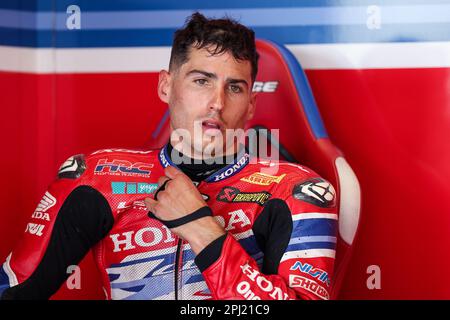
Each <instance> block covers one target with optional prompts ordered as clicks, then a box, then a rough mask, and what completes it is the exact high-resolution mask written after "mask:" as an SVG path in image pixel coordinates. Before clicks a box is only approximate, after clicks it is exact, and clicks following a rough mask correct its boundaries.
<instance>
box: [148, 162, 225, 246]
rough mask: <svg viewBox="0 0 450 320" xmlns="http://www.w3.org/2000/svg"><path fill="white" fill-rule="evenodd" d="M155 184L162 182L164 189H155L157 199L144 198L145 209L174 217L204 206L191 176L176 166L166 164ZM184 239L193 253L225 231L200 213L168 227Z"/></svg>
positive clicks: (161, 216) (204, 203)
mask: <svg viewBox="0 0 450 320" xmlns="http://www.w3.org/2000/svg"><path fill="white" fill-rule="evenodd" d="M164 173H165V176H161V177H160V178H159V180H158V185H159V186H161V185H162V184H163V183H165V182H166V181H167V183H166V185H165V189H164V190H162V191H160V192H158V197H157V198H158V200H154V199H151V198H146V199H145V200H144V202H145V205H146V207H147V209H148V210H149V211H150V212H152V213H153V214H154V215H155V216H156V217H157V218H159V219H161V220H175V219H178V218H181V217H184V216H186V215H189V214H191V213H193V212H194V211H196V210H198V209H200V208H202V207H204V206H206V205H207V204H206V202H205V200H203V197H202V195H201V194H200V192H199V191H198V190H197V188H196V187H195V186H194V184H193V183H192V181H191V179H189V177H188V176H187V175H185V174H184V173H183V172H181V171H180V170H178V169H176V168H174V167H172V166H169V167H167V168H166V169H165V170H164ZM171 231H172V232H173V233H175V234H176V235H178V236H179V237H181V238H183V239H185V240H186V241H188V242H189V244H190V245H191V248H192V250H193V251H194V253H196V254H197V253H199V252H200V251H201V250H203V248H204V247H206V246H207V245H208V244H209V243H210V242H211V241H213V240H215V239H217V238H218V237H220V236H221V235H223V234H224V233H225V230H223V228H222V227H221V226H220V225H219V224H218V222H217V221H216V220H215V219H214V218H213V217H203V218H200V219H198V220H194V221H191V222H189V223H186V224H184V225H181V226H179V227H176V228H173V229H171Z"/></svg>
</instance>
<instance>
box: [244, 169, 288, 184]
mask: <svg viewBox="0 0 450 320" xmlns="http://www.w3.org/2000/svg"><path fill="white" fill-rule="evenodd" d="M285 176H286V174H285V173H284V174H282V175H281V176H271V175H270V174H265V173H260V172H256V173H253V174H252V175H250V176H248V177H244V178H242V179H241V181H245V182H248V183H251V184H257V185H260V186H268V185H270V184H272V183H280V181H281V180H283V178H284V177H285Z"/></svg>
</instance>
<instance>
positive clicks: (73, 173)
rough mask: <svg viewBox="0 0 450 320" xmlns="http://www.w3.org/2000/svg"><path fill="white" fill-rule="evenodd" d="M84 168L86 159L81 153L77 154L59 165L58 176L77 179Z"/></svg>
mask: <svg viewBox="0 0 450 320" xmlns="http://www.w3.org/2000/svg"><path fill="white" fill-rule="evenodd" d="M85 170H86V161H85V159H84V155H83V154H77V155H75V156H72V157H70V158H69V159H67V160H66V161H65V162H64V163H63V164H62V165H61V167H59V171H58V178H68V179H77V178H79V177H80V176H81V175H82V174H83V172H84V171H85Z"/></svg>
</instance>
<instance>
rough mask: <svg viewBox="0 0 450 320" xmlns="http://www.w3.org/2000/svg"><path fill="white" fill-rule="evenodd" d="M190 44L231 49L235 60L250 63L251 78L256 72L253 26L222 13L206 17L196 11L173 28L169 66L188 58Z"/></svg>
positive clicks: (212, 49) (172, 67) (213, 50)
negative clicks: (175, 28)
mask: <svg viewBox="0 0 450 320" xmlns="http://www.w3.org/2000/svg"><path fill="white" fill-rule="evenodd" d="M191 47H193V48H196V49H203V48H205V49H207V50H208V51H209V52H210V53H211V54H212V55H216V54H221V53H223V52H230V53H232V54H233V57H234V58H235V59H236V60H248V61H250V63H251V66H252V80H253V81H255V78H256V74H257V72H258V58H259V55H258V53H257V52H256V46H255V33H254V32H253V30H251V29H249V28H247V27H246V26H244V25H242V24H240V23H238V22H237V21H235V20H233V19H231V18H228V17H224V18H222V19H208V18H206V17H205V16H204V15H202V14H201V13H199V12H195V13H194V14H192V15H191V16H190V17H188V19H187V20H186V23H185V25H184V27H183V28H182V29H178V30H177V31H176V32H175V35H174V40H173V45H172V51H171V55H170V64H169V69H170V70H175V69H177V68H179V67H180V66H181V65H182V64H184V63H185V62H186V61H187V60H188V54H189V50H190V49H191Z"/></svg>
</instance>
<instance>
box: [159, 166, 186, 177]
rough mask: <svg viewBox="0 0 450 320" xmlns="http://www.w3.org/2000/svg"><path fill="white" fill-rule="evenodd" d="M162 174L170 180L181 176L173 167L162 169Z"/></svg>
mask: <svg viewBox="0 0 450 320" xmlns="http://www.w3.org/2000/svg"><path fill="white" fill-rule="evenodd" d="M164 173H165V174H166V176H168V177H169V178H170V179H174V178H175V177H176V176H178V175H180V174H183V173H182V172H181V171H180V170H178V169H177V168H175V167H173V166H168V167H167V168H166V169H164Z"/></svg>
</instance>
